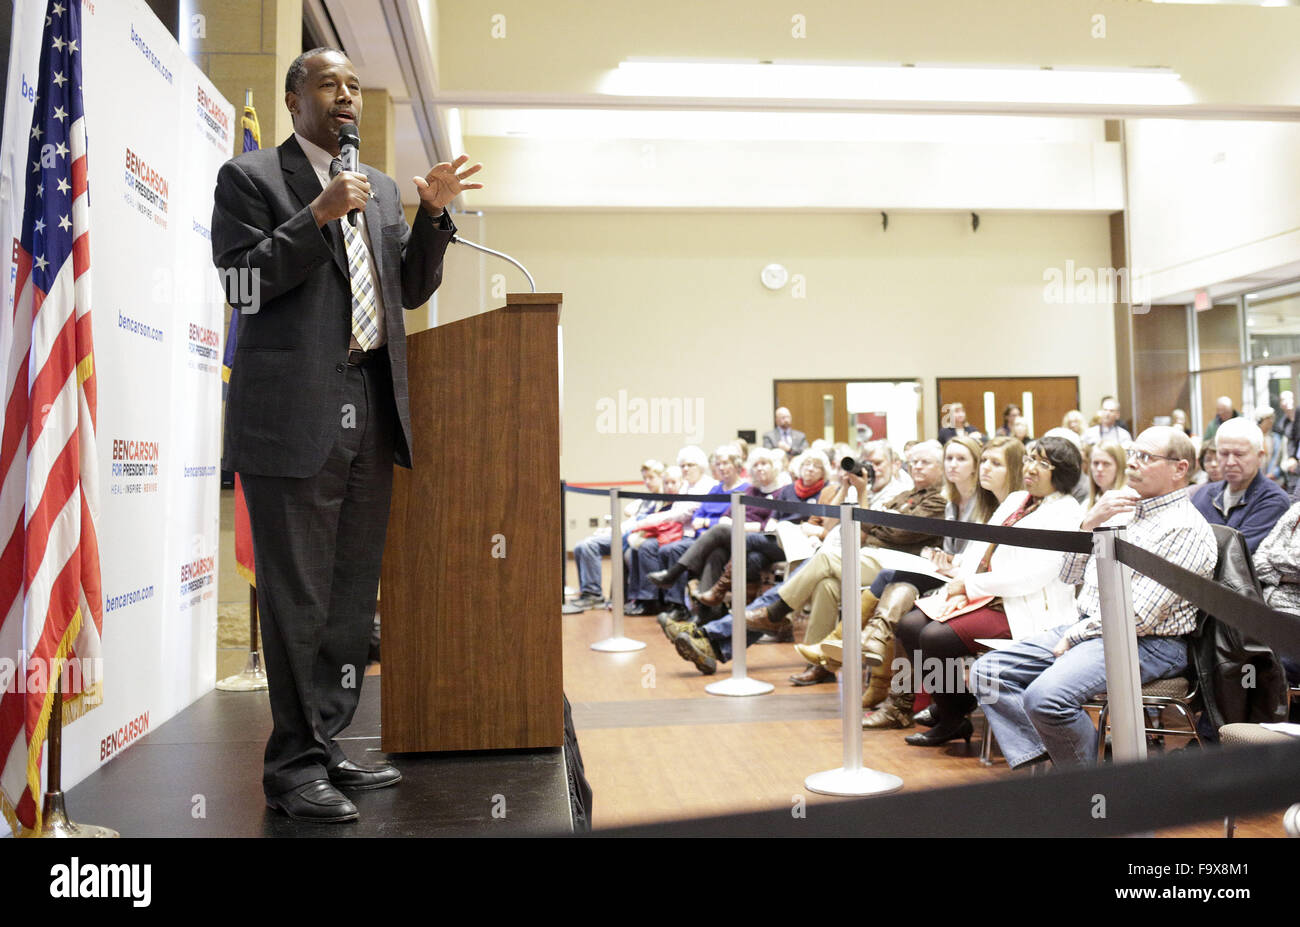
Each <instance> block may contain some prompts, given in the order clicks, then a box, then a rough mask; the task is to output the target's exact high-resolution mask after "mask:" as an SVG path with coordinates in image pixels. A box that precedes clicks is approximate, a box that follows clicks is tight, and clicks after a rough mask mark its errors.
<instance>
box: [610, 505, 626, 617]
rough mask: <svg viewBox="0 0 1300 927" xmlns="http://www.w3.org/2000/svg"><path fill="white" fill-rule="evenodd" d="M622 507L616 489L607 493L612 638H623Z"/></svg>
mask: <svg viewBox="0 0 1300 927" xmlns="http://www.w3.org/2000/svg"><path fill="white" fill-rule="evenodd" d="M622 523H623V507H622V506H621V505H620V504H619V498H618V487H617V486H615V487H613V488H612V489H610V491H609V594H610V601H612V602H613V603H614V636H615V637H622V636H623V617H624V616H623V605H624V602H623V535H622V532H621V531H620V530H619V529H620V527H621V525H622Z"/></svg>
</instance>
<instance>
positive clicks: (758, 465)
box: [650, 449, 782, 607]
mask: <svg viewBox="0 0 1300 927" xmlns="http://www.w3.org/2000/svg"><path fill="white" fill-rule="evenodd" d="M750 459H751V460H752V461H753V479H754V482H753V484H752V485H750V486H749V487H748V488H747V489H746V490H745V498H746V499H747V500H748V499H750V498H755V499H770V498H772V497H774V496H776V494H777V493H778V492H779V491H780V489H781V487H780V485H779V484H778V483H777V479H776V468H775V467H774V466H773V465H772V455H771V452H770V451H767V450H763V449H760V450H758V451H755V452H754V454H753V455H752V456H751V458H750ZM732 491H735V490H732ZM773 514H774V513H773V511H772V509H768V508H762V507H760V506H758V505H750V504H748V502H747V503H746V505H745V531H746V537H745V548H746V560H747V563H748V567H749V575H750V576H757V575H758V573H760V572H761V571H762V570H763V568H764V567H766V566H767V565H768V564H769V563H775V562H776V561H778V560H780V559H781V557H782V553H781V545H779V544H777V543H776V541H775V540H772V539H771V538H769V537H768V536H767V535H765V534H764V533H763V531H764V529H765V528H766V527H767V523H768V521H769V520H774V519H773ZM692 578H693V579H696V580H699V582H700V585H701V586H703V587H705V588H706V589H709V594H710V598H711V600H717V599H720V598H721V597H722V596H723V595H725V594H726V593H727V591H728V590H729V589H730V588H731V516H730V512H728V514H727V515H724V516H722V517H721V518H719V519H718V522H717V524H715V525H714V526H713V527H711V528H709V529H708V530H707V531H705V532H703V533H702V534H700V535H699V536H698V537H696V539H695V541H694V543H692V544H691V545H690V546H689V547H688V548H687V549H686V552H685V553H683V554H682V555H681V557H680V559H678V560H677V562H676V563H674V564H672V565H671V566H669V567H667V568H666V569H663V570H658V571H656V572H654V573H651V574H650V581H651V582H652V583H654V584H655V585H656V586H658V587H659V588H661V589H667V590H668V593H667V596H668V598H669V600H670V601H673V602H677V601H678V599H677V598H676V596H677V595H679V587H680V585H681V584H682V583H689V581H690V580H691V579H692ZM681 604H682V605H685V604H686V602H685V598H684V597H683V598H682V599H681ZM717 604H718V602H717V601H711V602H710V603H708V605H709V606H710V607H713V606H716V605H717Z"/></svg>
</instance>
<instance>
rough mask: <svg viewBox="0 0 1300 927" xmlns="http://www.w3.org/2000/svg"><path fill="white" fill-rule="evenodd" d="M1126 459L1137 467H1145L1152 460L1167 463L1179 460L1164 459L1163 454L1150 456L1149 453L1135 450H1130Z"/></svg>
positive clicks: (1175, 458) (1173, 458) (1172, 458)
mask: <svg viewBox="0 0 1300 927" xmlns="http://www.w3.org/2000/svg"><path fill="white" fill-rule="evenodd" d="M1128 459H1129V460H1131V461H1133V462H1134V463H1136V464H1138V465H1139V466H1143V467H1145V466H1146V465H1147V464H1149V463H1151V461H1153V460H1169V461H1173V462H1177V461H1178V459H1179V458H1177V457H1166V456H1164V455H1163V454H1152V453H1151V452H1150V451H1140V450H1138V449H1137V448H1132V449H1131V450H1130V451H1129V452H1128Z"/></svg>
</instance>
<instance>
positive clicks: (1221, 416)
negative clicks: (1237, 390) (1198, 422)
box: [1203, 396, 1241, 444]
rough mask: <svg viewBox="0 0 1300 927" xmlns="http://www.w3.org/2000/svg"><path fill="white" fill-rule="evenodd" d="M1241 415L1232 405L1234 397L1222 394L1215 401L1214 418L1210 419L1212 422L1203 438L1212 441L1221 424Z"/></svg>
mask: <svg viewBox="0 0 1300 927" xmlns="http://www.w3.org/2000/svg"><path fill="white" fill-rule="evenodd" d="M1239 415H1241V413H1240V412H1238V411H1237V410H1236V409H1234V408H1233V407H1232V399H1231V397H1229V396H1220V397H1219V398H1218V399H1216V400H1215V401H1214V418H1212V419H1210V424H1208V425H1206V426H1205V434H1204V436H1203V440H1204V441H1205V443H1207V444H1208V443H1210V442H1211V441H1213V440H1214V434H1215V432H1217V431H1218V430H1219V426H1220V425H1222V424H1223V423H1224V422H1227V421H1230V420H1232V419H1234V418H1236V417H1237V416H1239Z"/></svg>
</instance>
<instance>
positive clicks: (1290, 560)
mask: <svg viewBox="0 0 1300 927" xmlns="http://www.w3.org/2000/svg"><path fill="white" fill-rule="evenodd" d="M1297 525H1300V503H1297V504H1295V505H1292V506H1291V508H1290V509H1289V510H1288V511H1287V513H1286V514H1285V515H1283V516H1282V520H1281V521H1279V522H1278V523H1277V524H1276V525H1275V526H1274V527H1273V530H1272V531H1271V532H1270V533H1269V535H1268V537H1266V538H1265V539H1264V543H1262V544H1260V545H1259V550H1257V551H1255V572H1257V573H1258V574H1259V584H1260V586H1262V587H1263V589H1264V601H1265V602H1266V603H1268V607H1269V608H1275V609H1277V610H1278V611H1280V612H1292V613H1293V614H1296V615H1300V534H1297V533H1296V527H1297Z"/></svg>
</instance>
